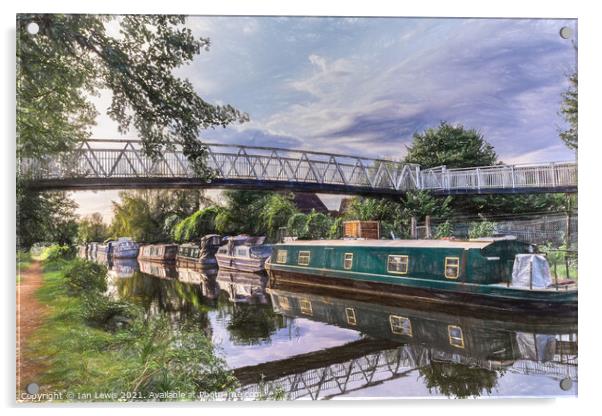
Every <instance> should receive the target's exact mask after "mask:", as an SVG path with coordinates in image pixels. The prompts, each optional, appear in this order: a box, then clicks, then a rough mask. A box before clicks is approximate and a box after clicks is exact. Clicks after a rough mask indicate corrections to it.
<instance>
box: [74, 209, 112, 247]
mask: <svg viewBox="0 0 602 416" xmlns="http://www.w3.org/2000/svg"><path fill="white" fill-rule="evenodd" d="M108 236H109V227H108V226H107V225H106V224H105V223H104V222H103V221H102V215H101V214H100V213H99V212H95V213H93V214H91V215H87V216H85V217H83V218H82V219H81V220H80V221H79V222H78V224H77V240H78V242H80V243H89V242H91V241H104V240H106V239H107V237H108Z"/></svg>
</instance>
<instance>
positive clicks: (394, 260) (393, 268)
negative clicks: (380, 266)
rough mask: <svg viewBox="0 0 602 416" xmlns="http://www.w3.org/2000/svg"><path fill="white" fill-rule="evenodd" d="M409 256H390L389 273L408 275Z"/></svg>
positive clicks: (388, 262)
mask: <svg viewBox="0 0 602 416" xmlns="http://www.w3.org/2000/svg"><path fill="white" fill-rule="evenodd" d="M408 265H409V258H408V256H398V255H390V256H389V260H388V261H387V271H388V272H389V273H397V274H406V273H407V272H408Z"/></svg>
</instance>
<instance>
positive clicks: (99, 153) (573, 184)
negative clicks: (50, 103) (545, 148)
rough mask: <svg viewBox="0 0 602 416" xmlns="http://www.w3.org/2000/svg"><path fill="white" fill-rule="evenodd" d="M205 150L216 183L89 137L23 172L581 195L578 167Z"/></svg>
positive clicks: (85, 179)
mask: <svg viewBox="0 0 602 416" xmlns="http://www.w3.org/2000/svg"><path fill="white" fill-rule="evenodd" d="M207 150H208V153H207V165H208V167H209V168H210V169H211V170H212V171H213V172H214V175H213V178H212V179H211V180H206V179H202V178H199V177H197V175H195V173H194V171H193V169H192V167H191V165H190V164H189V163H188V160H187V158H186V157H185V156H184V154H183V153H182V152H181V151H180V150H178V149H174V150H170V151H166V152H164V153H162V154H161V155H160V156H159V158H157V159H152V158H149V157H147V156H145V155H144V153H143V151H142V147H141V143H140V142H138V141H131V140H89V141H86V142H84V143H82V145H81V146H80V147H79V148H78V149H77V150H75V151H73V152H72V153H69V154H62V155H55V156H50V157H46V158H44V159H41V160H40V159H24V160H22V161H21V163H20V166H19V168H20V173H21V175H22V176H23V177H25V178H28V179H29V184H28V185H29V186H30V187H31V188H35V189H40V190H52V189H65V190H78V189H91V190H94V189H127V188H198V187H215V188H229V187H230V188H242V189H245V188H247V189H290V190H293V191H306V192H324V193H345V194H365V195H370V194H373V195H400V194H403V193H404V192H407V191H410V190H428V191H431V192H433V193H435V194H440V195H453V194H487V193H537V192H576V191H577V164H576V163H574V162H556V163H542V164H529V165H497V166H487V167H477V168H466V169H447V168H445V167H438V168H433V169H421V168H420V167H419V166H418V165H414V164H407V163H402V162H396V161H390V160H384V159H371V158H365V157H359V156H349V155H341V154H335V153H323V152H313V151H305V150H289V149H280V148H269V147H260V146H238V145H227V144H208V145H207Z"/></svg>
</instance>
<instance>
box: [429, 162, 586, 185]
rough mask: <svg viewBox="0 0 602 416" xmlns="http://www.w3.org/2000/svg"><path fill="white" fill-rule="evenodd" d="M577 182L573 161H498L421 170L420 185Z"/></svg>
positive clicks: (573, 183) (575, 165)
mask: <svg viewBox="0 0 602 416" xmlns="http://www.w3.org/2000/svg"><path fill="white" fill-rule="evenodd" d="M576 186H577V164H576V163H575V162H553V163H541V164H525V165H497V166H485V167H476V168H462V169H447V168H446V167H445V166H440V167H437V168H432V169H427V170H422V171H421V172H420V188H421V189H425V190H448V191H453V190H486V189H517V188H569V187H576Z"/></svg>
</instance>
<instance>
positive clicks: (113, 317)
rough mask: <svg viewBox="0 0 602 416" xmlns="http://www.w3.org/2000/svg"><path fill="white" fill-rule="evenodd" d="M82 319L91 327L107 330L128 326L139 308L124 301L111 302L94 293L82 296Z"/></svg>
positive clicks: (105, 297)
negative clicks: (95, 326)
mask: <svg viewBox="0 0 602 416" xmlns="http://www.w3.org/2000/svg"><path fill="white" fill-rule="evenodd" d="M82 299H83V317H84V319H85V320H86V321H87V322H88V323H89V324H91V325H97V326H101V327H104V328H106V329H109V330H117V329H121V328H123V327H125V326H129V325H130V324H131V322H132V320H133V319H135V318H136V317H138V315H139V308H138V307H137V306H136V305H134V304H132V303H130V302H126V301H122V300H112V299H109V298H108V297H107V296H104V295H99V294H98V293H96V292H92V293H90V294H87V295H84V296H83V298H82Z"/></svg>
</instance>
